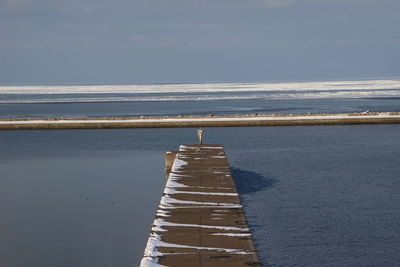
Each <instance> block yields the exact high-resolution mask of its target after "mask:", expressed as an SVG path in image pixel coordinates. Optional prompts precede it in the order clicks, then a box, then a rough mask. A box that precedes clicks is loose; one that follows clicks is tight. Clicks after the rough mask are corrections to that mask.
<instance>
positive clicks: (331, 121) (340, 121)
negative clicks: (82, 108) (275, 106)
mask: <svg viewBox="0 0 400 267" xmlns="http://www.w3.org/2000/svg"><path fill="white" fill-rule="evenodd" d="M397 123H400V113H373V114H369V113H367V114H323V115H322V114H321V115H286V116H208V117H148V118H104V119H91V118H85V119H13V120H0V130H51V129H106V128H180V127H246V126H247V127H248V126H297V125H351V124H397Z"/></svg>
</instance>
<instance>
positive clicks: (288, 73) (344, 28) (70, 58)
mask: <svg viewBox="0 0 400 267" xmlns="http://www.w3.org/2000/svg"><path fill="white" fill-rule="evenodd" d="M394 76H395V77H399V76H400V1H399V0H130V1H128V0H113V1H109V0H62V1H61V0H0V83H96V84H98V83H137V82H207V81H228V82H229V81H232V82H238V81H239V82H240V81H243V82H258V81H282V80H283V81H292V80H330V79H354V78H376V77H394Z"/></svg>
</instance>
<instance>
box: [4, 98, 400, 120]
mask: <svg viewBox="0 0 400 267" xmlns="http://www.w3.org/2000/svg"><path fill="white" fill-rule="evenodd" d="M399 107H400V99H398V98H396V97H388V98H356V99H346V98H339V99H291V100H268V99H263V98H260V99H238V100H213V101H153V102H151V101H137V102H100V103H30V104H0V118H47V117H53V118H54V117H57V118H59V117H73V118H76V117H79V118H81V117H132V116H176V115H196V116H202V115H210V114H215V115H246V114H274V113H275V114H307V113H314V114H318V113H356V112H363V111H367V110H369V111H372V112H398V111H399Z"/></svg>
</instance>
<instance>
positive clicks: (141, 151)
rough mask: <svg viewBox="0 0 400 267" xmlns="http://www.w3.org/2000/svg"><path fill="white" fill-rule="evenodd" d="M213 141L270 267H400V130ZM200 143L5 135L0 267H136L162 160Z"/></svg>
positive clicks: (175, 136)
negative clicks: (232, 175) (221, 149)
mask: <svg viewBox="0 0 400 267" xmlns="http://www.w3.org/2000/svg"><path fill="white" fill-rule="evenodd" d="M205 133H206V136H205V137H206V142H208V143H221V144H223V145H224V147H225V149H226V152H227V154H228V157H229V160H230V163H231V166H232V167H234V168H236V170H239V174H241V175H239V177H238V179H247V180H246V181H245V182H244V183H243V182H242V183H238V185H239V187H240V188H239V191H240V192H241V197H242V199H243V203H244V206H245V212H246V214H247V216H248V219H249V223H250V225H251V229H252V232H253V234H254V238H255V242H256V246H257V249H258V251H259V253H260V256H261V258H262V260H263V261H264V262H265V264H266V266H399V265H400V256H399V255H400V194H398V192H400V180H399V179H398V174H399V168H400V167H399V166H400V139H399V138H398V136H399V133H400V125H369V126H325V127H324V126H308V127H272V128H267V127H254V128H210V129H206V132H205ZM195 137H196V136H195V129H125V130H79V131H77V130H68V131H1V132H0V170H1V176H0V210H1V213H0V225H1V227H0V266H13V267H14V266H137V264H138V262H139V260H140V257H141V255H142V253H143V250H144V247H145V244H146V240H147V237H148V234H149V231H150V226H151V223H152V221H153V218H154V214H155V208H156V206H157V205H158V201H159V199H160V196H161V192H162V188H163V185H164V180H165V177H164V160H163V156H164V152H165V151H166V150H170V149H176V148H177V147H178V145H179V144H182V143H193V142H195ZM236 173H237V172H236ZM257 185H259V186H257Z"/></svg>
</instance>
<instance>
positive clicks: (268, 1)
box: [262, 0, 295, 7]
mask: <svg viewBox="0 0 400 267" xmlns="http://www.w3.org/2000/svg"><path fill="white" fill-rule="evenodd" d="M294 3H295V1H294V0H262V5H264V6H266V7H287V6H291V5H293V4H294Z"/></svg>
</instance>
